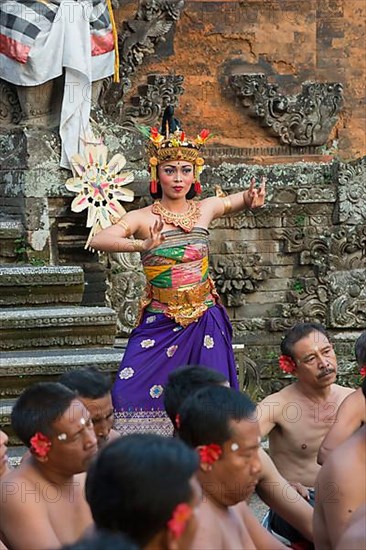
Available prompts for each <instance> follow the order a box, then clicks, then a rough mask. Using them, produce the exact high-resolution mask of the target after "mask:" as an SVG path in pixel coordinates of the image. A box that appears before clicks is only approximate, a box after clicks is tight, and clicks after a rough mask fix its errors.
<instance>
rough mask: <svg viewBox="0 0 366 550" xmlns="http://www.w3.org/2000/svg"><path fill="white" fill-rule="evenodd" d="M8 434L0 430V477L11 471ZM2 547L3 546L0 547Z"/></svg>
mask: <svg viewBox="0 0 366 550" xmlns="http://www.w3.org/2000/svg"><path fill="white" fill-rule="evenodd" d="M7 444H8V436H7V435H6V433H5V432H3V431H2V430H0V478H1V477H4V476H5V475H6V474H8V473H9V471H10V469H9V466H8V455H7V454H6V453H7ZM0 548H1V547H0Z"/></svg>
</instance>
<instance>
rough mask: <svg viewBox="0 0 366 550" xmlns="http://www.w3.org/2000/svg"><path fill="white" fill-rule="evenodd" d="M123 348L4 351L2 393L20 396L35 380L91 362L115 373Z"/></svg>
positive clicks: (1, 357)
mask: <svg viewBox="0 0 366 550" xmlns="http://www.w3.org/2000/svg"><path fill="white" fill-rule="evenodd" d="M123 352H124V350H123V349H116V348H93V349H83V348H81V349H79V348H72V349H70V348H69V349H67V348H66V349H62V350H44V351H42V350H32V351H13V352H1V353H0V396H1V397H2V398H3V399H9V398H13V397H17V396H18V395H19V394H20V393H21V392H22V391H23V389H24V388H26V387H27V386H29V385H30V384H33V383H34V382H41V381H56V380H57V379H58V378H59V376H60V375H61V374H62V373H64V372H65V371H68V370H72V369H76V368H82V367H88V366H90V365H94V366H95V367H97V368H98V369H99V370H101V371H105V372H112V373H115V372H116V371H117V369H118V366H119V364H120V361H121V359H122V357H123ZM0 423H1V421H0Z"/></svg>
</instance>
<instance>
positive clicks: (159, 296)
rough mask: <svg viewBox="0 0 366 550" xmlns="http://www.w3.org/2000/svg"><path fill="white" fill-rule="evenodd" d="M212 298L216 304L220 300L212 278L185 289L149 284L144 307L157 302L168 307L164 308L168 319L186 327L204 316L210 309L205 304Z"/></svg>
mask: <svg viewBox="0 0 366 550" xmlns="http://www.w3.org/2000/svg"><path fill="white" fill-rule="evenodd" d="M212 297H213V299H214V301H215V302H216V301H217V300H218V294H217V292H216V289H215V285H214V282H213V281H212V279H211V278H210V277H209V278H208V279H207V280H206V281H204V282H203V283H201V284H198V285H194V286H191V287H185V288H158V287H156V286H153V285H151V284H149V283H148V284H147V287H146V298H147V300H146V302H145V304H144V306H145V305H147V304H148V303H150V302H151V301H152V300H156V301H157V302H160V303H161V304H164V305H165V306H167V307H166V309H165V308H164V313H165V315H166V316H167V317H170V318H171V319H174V320H175V322H176V323H178V324H180V325H181V326H182V327H186V326H188V325H189V324H190V323H192V322H193V321H196V320H197V319H199V317H201V316H202V315H203V314H204V312H205V311H206V310H207V309H208V307H209V306H208V305H207V304H206V303H205V302H206V301H208V300H212Z"/></svg>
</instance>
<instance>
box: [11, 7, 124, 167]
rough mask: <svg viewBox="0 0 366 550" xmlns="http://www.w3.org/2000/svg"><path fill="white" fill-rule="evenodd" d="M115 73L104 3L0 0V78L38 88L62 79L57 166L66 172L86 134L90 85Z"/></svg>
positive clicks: (107, 16) (111, 38) (107, 13)
mask: <svg viewBox="0 0 366 550" xmlns="http://www.w3.org/2000/svg"><path fill="white" fill-rule="evenodd" d="M113 72H114V41H113V34H112V25H111V22H110V17H109V12H108V7H107V4H106V2H105V0H38V1H37V0H36V1H34V0H3V1H2V2H1V3H0V77H1V78H2V79H3V80H5V81H7V82H11V83H12V84H16V85H19V86H36V85H39V84H43V83H44V82H47V81H48V80H53V79H54V78H57V77H59V76H60V75H62V74H63V73H64V74H65V88H64V95H63V103H62V109H61V119H60V136H61V140H62V156H61V166H63V167H65V168H69V167H70V162H69V161H70V158H71V156H72V155H74V154H76V153H78V152H80V150H81V148H82V144H81V142H80V139H81V138H84V139H85V136H86V135H88V133H89V132H90V128H89V115H90V106H91V83H92V82H93V81H96V80H100V79H102V78H105V77H107V76H110V75H112V74H113Z"/></svg>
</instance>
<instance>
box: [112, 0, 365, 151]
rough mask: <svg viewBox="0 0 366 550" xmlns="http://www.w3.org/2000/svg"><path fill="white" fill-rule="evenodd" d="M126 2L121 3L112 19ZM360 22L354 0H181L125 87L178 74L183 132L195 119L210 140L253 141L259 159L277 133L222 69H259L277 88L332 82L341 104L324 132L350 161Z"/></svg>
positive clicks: (357, 139) (355, 143)
mask: <svg viewBox="0 0 366 550" xmlns="http://www.w3.org/2000/svg"><path fill="white" fill-rule="evenodd" d="M158 3H159V2H158V1H155V2H150V4H158ZM172 3H177V2H176V0H174V2H172ZM181 3H182V2H181ZM135 8H136V2H134V1H127V2H123V4H122V7H121V8H120V11H119V15H120V19H121V20H122V19H125V18H126V17H127V18H128V17H131V15H132V13H134V10H135ZM365 20H366V3H365V2H364V0H308V1H307V2H303V1H299V0H244V1H243V0H241V1H234V0H221V1H220V0H219V1H212V0H210V1H207V0H206V1H205V0H204V1H202V0H187V1H186V2H185V3H184V9H183V11H182V14H181V17H180V20H179V21H178V22H177V24H176V27H175V32H174V33H173V32H170V33H168V35H167V36H166V39H165V41H164V42H161V43H160V44H159V46H158V47H157V49H156V52H155V55H153V56H150V57H148V58H145V59H144V64H143V65H142V66H141V67H140V68H139V71H138V73H137V74H136V77H135V78H134V81H133V83H134V86H133V89H132V90H131V92H130V93H131V95H133V94H134V93H135V91H136V89H137V86H138V85H139V84H143V83H144V82H145V80H146V75H147V74H149V73H154V72H158V73H164V74H166V73H169V72H171V73H173V74H174V73H175V74H182V75H184V77H185V94H184V96H183V97H182V98H181V100H180V114H181V117H182V120H183V121H184V125H185V130H186V132H187V133H188V134H189V133H191V132H194V131H196V129H197V123H198V125H200V126H202V127H209V128H210V129H211V131H212V132H214V133H215V134H216V135H217V138H216V141H217V143H218V144H221V145H228V146H234V147H245V148H256V149H257V152H256V153H255V154H256V156H257V157H261V155H262V154H267V153H266V150H267V149H268V148H273V147H277V146H278V145H279V141H278V138H277V137H276V136H274V135H271V134H270V133H269V131H268V128H266V127H261V125H260V124H258V119H257V118H256V117H254V118H253V117H251V116H250V109H248V108H246V107H244V106H243V105H242V102H241V101H240V99H238V98H237V96H236V95H235V93H234V92H233V91H232V90H231V89H230V86H229V85H228V81H229V79H230V77H231V76H232V75H240V74H252V73H263V74H264V75H266V76H267V78H268V80H269V81H270V82H271V83H273V84H277V85H278V87H279V91H280V92H281V93H282V94H284V95H286V94H296V93H298V92H300V90H301V87H302V84H303V83H304V82H306V81H319V82H339V83H341V84H342V85H343V88H344V98H345V104H344V109H343V110H342V115H341V117H340V118H339V121H338V123H337V125H336V127H335V128H334V130H333V133H332V136H331V138H333V139H334V140H335V143H334V146H336V148H337V150H338V154H339V155H340V156H341V157H342V158H343V159H347V160H350V159H354V158H357V157H360V156H363V155H365V153H366V141H365V129H366V110H365V86H364V82H365V80H366V56H365V49H366V42H365V36H366V32H365V31H366V27H365ZM151 34H153V32H152V33H151ZM252 154H253V153H252ZM274 154H276V153H274ZM277 154H279V155H281V153H280V152H279V153H277Z"/></svg>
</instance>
